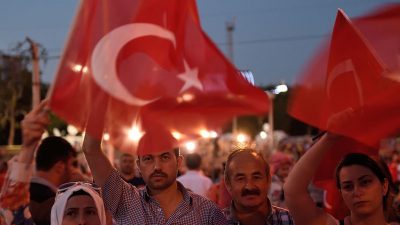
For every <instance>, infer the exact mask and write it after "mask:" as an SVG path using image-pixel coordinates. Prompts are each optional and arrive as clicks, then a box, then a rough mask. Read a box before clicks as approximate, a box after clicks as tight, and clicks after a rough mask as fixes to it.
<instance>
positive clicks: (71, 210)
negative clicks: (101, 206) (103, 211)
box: [62, 195, 100, 225]
mask: <svg viewBox="0 0 400 225" xmlns="http://www.w3.org/2000/svg"><path fill="white" fill-rule="evenodd" d="M77 224H87V225H100V219H99V215H98V212H97V208H96V205H95V203H94V201H93V199H92V197H90V196H88V195H77V196H73V197H71V198H70V199H68V201H67V205H66V207H65V210H64V218H63V222H62V225H77Z"/></svg>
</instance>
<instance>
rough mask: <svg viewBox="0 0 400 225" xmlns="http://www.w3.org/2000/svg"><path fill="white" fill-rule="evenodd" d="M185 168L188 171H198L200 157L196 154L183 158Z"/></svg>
mask: <svg viewBox="0 0 400 225" xmlns="http://www.w3.org/2000/svg"><path fill="white" fill-rule="evenodd" d="M185 160H186V166H187V168H188V169H189V170H198V169H200V166H201V156H200V155H199V154H197V153H192V154H188V155H186V156H185Z"/></svg>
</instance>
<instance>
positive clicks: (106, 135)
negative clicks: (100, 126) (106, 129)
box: [103, 133, 110, 141]
mask: <svg viewBox="0 0 400 225" xmlns="http://www.w3.org/2000/svg"><path fill="white" fill-rule="evenodd" d="M103 140H105V141H109V140H110V134H109V133H104V134H103Z"/></svg>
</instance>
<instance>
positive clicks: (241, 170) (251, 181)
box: [226, 152, 270, 211]
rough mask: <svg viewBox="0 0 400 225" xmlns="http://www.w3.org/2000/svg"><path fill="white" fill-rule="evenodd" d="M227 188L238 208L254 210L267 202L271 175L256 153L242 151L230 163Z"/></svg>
mask: <svg viewBox="0 0 400 225" xmlns="http://www.w3.org/2000/svg"><path fill="white" fill-rule="evenodd" d="M228 169H229V174H228V176H229V177H228V178H229V181H228V182H227V183H226V186H227V189H228V191H229V193H230V194H231V196H232V199H233V201H234V203H235V207H236V208H237V209H238V210H241V211H242V210H254V209H257V208H259V207H261V206H262V205H265V204H266V199H267V192H268V188H269V185H270V176H269V174H266V165H265V163H264V162H263V161H261V159H260V158H259V157H258V156H257V155H255V154H254V153H249V152H241V153H238V155H236V156H235V157H234V158H233V159H232V161H231V163H230V165H229V168H228Z"/></svg>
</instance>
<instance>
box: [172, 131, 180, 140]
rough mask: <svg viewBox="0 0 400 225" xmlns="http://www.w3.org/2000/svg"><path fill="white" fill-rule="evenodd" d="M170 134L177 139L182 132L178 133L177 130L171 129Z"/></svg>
mask: <svg viewBox="0 0 400 225" xmlns="http://www.w3.org/2000/svg"><path fill="white" fill-rule="evenodd" d="M171 134H172V136H173V137H174V138H175V139H176V140H178V141H179V140H180V139H181V138H182V134H181V133H179V132H178V131H172V132H171Z"/></svg>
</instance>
